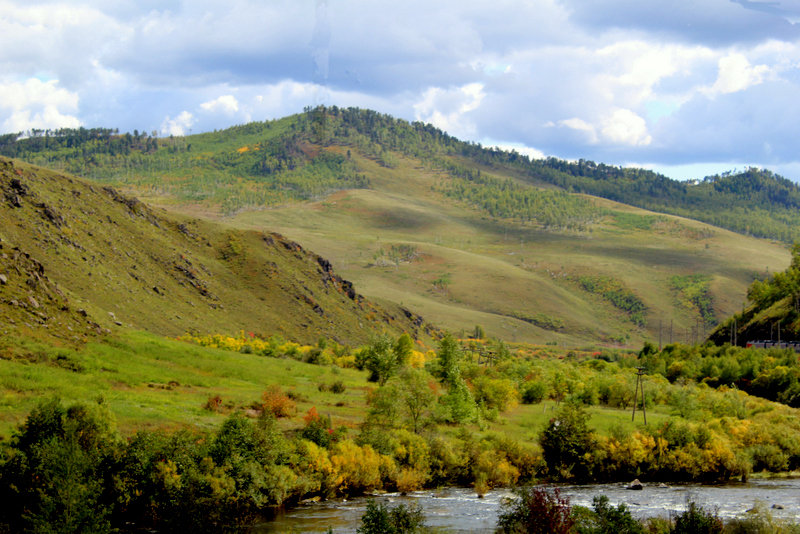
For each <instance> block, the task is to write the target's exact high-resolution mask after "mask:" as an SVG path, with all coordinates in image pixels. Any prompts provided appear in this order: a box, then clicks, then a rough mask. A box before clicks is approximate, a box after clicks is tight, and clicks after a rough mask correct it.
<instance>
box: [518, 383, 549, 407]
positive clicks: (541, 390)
mask: <svg viewBox="0 0 800 534" xmlns="http://www.w3.org/2000/svg"><path fill="white" fill-rule="evenodd" d="M524 387H525V389H523V391H522V403H523V404H539V403H540V402H542V401H543V400H544V397H545V395H546V394H547V385H546V384H545V383H544V382H539V381H538V380H537V381H531V382H528V383H526V384H525V386H524Z"/></svg>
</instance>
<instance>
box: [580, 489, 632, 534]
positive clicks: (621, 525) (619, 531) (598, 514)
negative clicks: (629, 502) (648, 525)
mask: <svg viewBox="0 0 800 534" xmlns="http://www.w3.org/2000/svg"><path fill="white" fill-rule="evenodd" d="M592 507H593V508H594V514H595V521H596V525H595V526H594V528H582V529H579V530H580V532H581V534H644V527H643V526H642V524H641V523H640V522H639V521H637V520H636V519H634V517H633V516H632V515H631V513H630V512H629V511H628V509H627V507H626V506H625V504H622V503H620V504H618V505H617V507H616V508H614V507H613V506H611V505H609V504H608V497H606V496H605V495H599V496H597V497H595V498H594V499H592Z"/></svg>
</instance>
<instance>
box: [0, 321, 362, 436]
mask: <svg viewBox="0 0 800 534" xmlns="http://www.w3.org/2000/svg"><path fill="white" fill-rule="evenodd" d="M0 348H1V349H2V350H3V353H4V356H5V357H4V358H3V359H0V437H2V436H5V437H8V436H9V435H10V432H11V430H12V428H13V427H14V426H15V425H16V424H17V423H19V422H20V421H21V420H22V419H23V418H24V417H25V416H26V415H27V413H28V412H29V411H30V410H31V408H33V406H35V404H36V402H38V400H39V399H41V398H43V397H46V396H49V395H57V396H59V397H61V398H62V399H63V400H65V401H68V402H72V401H84V402H87V401H90V400H95V399H98V398H102V399H103V402H105V403H107V404H108V405H109V407H110V408H111V410H112V412H113V413H114V414H115V415H116V417H117V420H118V423H119V425H120V428H121V430H122V432H123V433H125V434H131V433H133V432H135V431H136V430H139V429H143V428H156V427H157V428H182V427H199V428H215V427H216V426H217V425H218V424H219V423H220V422H221V421H222V419H223V417H225V415H226V413H229V412H230V411H231V410H233V409H243V408H247V407H249V406H250V405H251V404H252V403H254V402H259V401H260V399H261V393H262V392H263V391H264V390H265V389H267V387H268V386H269V385H270V384H280V385H281V387H282V388H283V389H284V391H287V392H288V391H293V392H295V393H296V394H297V395H299V396H300V398H301V401H300V402H298V403H297V409H298V413H299V414H300V415H302V414H304V413H306V412H307V411H308V409H309V408H310V407H311V406H316V407H317V410H318V411H319V412H320V413H323V414H327V413H332V414H333V415H334V421H335V422H336V423H339V424H344V425H347V426H355V424H356V423H357V422H359V421H360V419H361V417H362V415H363V409H364V391H365V389H366V380H365V377H366V373H365V372H360V371H355V370H350V369H334V368H332V367H323V366H318V365H310V364H304V363H301V362H297V361H294V360H280V359H276V358H264V357H260V356H255V355H252V354H239V353H235V352H230V351H223V350H219V349H210V348H205V347H199V346H195V345H191V344H189V343H185V342H180V341H174V340H170V339H166V338H161V337H159V336H155V335H153V334H148V333H144V332H125V333H123V334H121V335H119V336H113V337H108V338H104V339H102V340H97V341H92V342H90V343H89V344H87V345H86V346H84V347H82V348H81V349H80V350H75V349H64V348H62V349H57V348H54V347H52V346H49V345H45V344H40V343H32V342H20V341H19V340H15V339H9V338H6V339H4V340H0ZM334 380H342V381H343V382H344V383H345V385H346V386H347V390H346V391H345V392H344V393H342V394H338V395H335V394H333V393H329V392H328V393H321V392H319V391H318V390H317V385H318V384H319V383H328V384H329V383H331V382H333V381H334ZM215 395H219V396H220V397H221V399H222V405H223V406H224V407H225V406H226V407H227V409H226V410H224V411H223V412H222V413H215V412H212V411H208V410H204V409H203V406H204V405H205V403H206V401H207V400H208V399H209V398H210V397H213V396H215ZM338 402H344V405H343V406H338V407H337V406H335V404H336V403H338ZM297 419H298V420H295V421H292V422H291V423H289V422H287V425H288V426H292V425H299V424H301V421H300V420H299V418H297Z"/></svg>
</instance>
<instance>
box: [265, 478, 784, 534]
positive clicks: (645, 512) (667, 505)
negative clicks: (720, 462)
mask: <svg viewBox="0 0 800 534" xmlns="http://www.w3.org/2000/svg"><path fill="white" fill-rule="evenodd" d="M559 488H560V490H561V494H562V496H566V497H568V498H569V500H570V503H571V504H578V505H582V506H587V507H591V505H592V499H593V498H594V497H595V496H596V495H606V496H607V497H608V499H609V501H610V503H611V505H613V506H616V505H617V504H619V503H625V504H626V505H627V506H628V509H629V510H630V511H631V513H632V514H633V515H634V516H636V517H640V518H642V517H652V516H664V517H668V516H669V515H670V514H675V513H680V512H682V511H684V510H685V509H686V503H687V502H688V501H689V500H692V501H694V502H696V503H698V504H700V505H701V506H703V507H704V508H706V509H708V510H713V511H716V512H717V513H718V514H719V516H720V517H723V518H732V517H736V516H740V515H742V514H744V513H745V512H746V510H748V509H749V508H752V507H753V506H754V505H755V503H756V501H760V502H762V503H764V505H766V507H767V508H770V512H771V513H772V514H773V516H774V517H776V518H785V519H793V520H796V521H800V479H775V480H760V479H759V480H754V481H751V482H749V483H745V484H728V485H724V486H700V485H671V486H659V485H657V484H650V485H648V484H645V486H644V489H643V490H641V491H632V490H627V489H625V485H624V484H592V485H585V486H559ZM511 496H513V494H512V493H511V492H510V491H508V490H497V491H492V492H490V493H488V494H487V495H486V496H485V497H483V498H481V499H479V498H478V497H476V495H475V493H474V492H473V491H472V490H470V489H469V488H445V489H441V490H432V491H419V492H414V493H411V494H409V495H399V494H391V493H390V494H385V495H381V496H378V497H375V498H376V499H380V500H382V501H384V502H386V503H387V504H389V505H390V506H396V505H397V504H400V503H406V504H411V503H418V504H419V505H420V506H421V507H422V509H423V511H424V513H425V520H426V524H427V525H428V526H431V527H440V528H442V529H443V530H444V531H445V532H453V533H461V532H493V531H494V527H495V525H496V523H497V515H498V512H499V510H500V507H501V503H502V502H503V500H504V499H506V498H508V497H511ZM367 499H368V498H366V497H362V498H357V499H352V500H346V501H343V500H332V501H326V502H320V503H313V504H307V505H301V506H298V507H296V508H293V509H291V510H288V511H286V512H283V513H281V514H279V515H278V516H277V517H276V518H275V519H274V520H273V521H270V522H266V523H262V524H259V525H257V526H255V527H254V528H253V530H252V532H254V533H258V534H267V533H270V534H272V533H278V532H281V533H282V532H298V533H300V532H326V531H327V530H328V528H329V527H330V528H332V529H333V531H334V532H336V533H337V534H338V533H352V532H355V531H356V529H357V528H358V526H359V524H360V519H361V515H362V514H363V513H364V510H365V509H366V504H367ZM773 506H775V508H772V507H773Z"/></svg>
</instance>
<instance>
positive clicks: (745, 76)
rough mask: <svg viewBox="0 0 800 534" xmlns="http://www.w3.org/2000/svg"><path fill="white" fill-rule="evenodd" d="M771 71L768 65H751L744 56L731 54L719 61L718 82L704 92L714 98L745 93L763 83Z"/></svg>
mask: <svg viewBox="0 0 800 534" xmlns="http://www.w3.org/2000/svg"><path fill="white" fill-rule="evenodd" d="M769 71H770V68H769V67H768V66H767V65H751V64H750V62H749V61H748V60H747V58H746V57H745V56H744V55H742V54H738V53H731V54H728V55H726V56H724V57H721V58H720V59H719V71H718V75H717V81H716V82H714V85H712V86H711V87H709V88H705V89H704V90H703V92H705V93H706V94H708V95H710V96H714V95H720V94H728V93H736V92H739V91H744V90H745V89H747V88H748V87H751V86H753V85H758V84H760V83H762V82H763V81H764V79H765V78H766V75H767V74H769Z"/></svg>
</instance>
